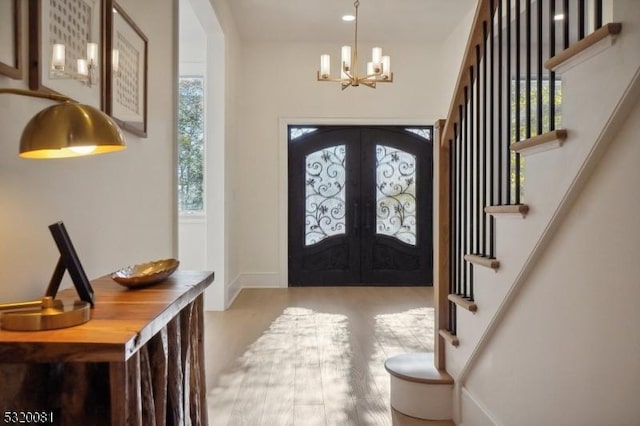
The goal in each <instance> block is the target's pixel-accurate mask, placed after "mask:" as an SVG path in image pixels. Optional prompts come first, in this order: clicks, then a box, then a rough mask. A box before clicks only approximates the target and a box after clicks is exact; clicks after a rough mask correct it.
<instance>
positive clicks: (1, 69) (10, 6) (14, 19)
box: [0, 0, 22, 79]
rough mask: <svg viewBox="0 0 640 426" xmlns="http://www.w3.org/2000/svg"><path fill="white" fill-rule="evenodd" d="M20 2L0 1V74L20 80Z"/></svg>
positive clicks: (14, 0) (11, 0)
mask: <svg viewBox="0 0 640 426" xmlns="http://www.w3.org/2000/svg"><path fill="white" fill-rule="evenodd" d="M20 4H21V0H3V1H0V74H3V75H6V76H8V77H11V78H14V79H21V78H22V64H21V62H22V61H21V60H20V44H21V43H20V39H21V36H22V34H21V31H20V27H21V13H20Z"/></svg>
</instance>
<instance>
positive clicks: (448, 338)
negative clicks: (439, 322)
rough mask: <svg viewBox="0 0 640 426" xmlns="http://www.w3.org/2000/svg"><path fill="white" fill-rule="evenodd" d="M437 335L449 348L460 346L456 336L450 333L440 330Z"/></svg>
mask: <svg viewBox="0 0 640 426" xmlns="http://www.w3.org/2000/svg"><path fill="white" fill-rule="evenodd" d="M438 334H439V335H440V336H441V337H442V338H443V339H444V340H446V341H447V342H449V344H450V345H451V346H455V347H458V345H459V344H460V341H459V340H458V336H456V335H455V334H453V333H451V332H450V331H449V330H444V329H443V330H440V331H439V332H438Z"/></svg>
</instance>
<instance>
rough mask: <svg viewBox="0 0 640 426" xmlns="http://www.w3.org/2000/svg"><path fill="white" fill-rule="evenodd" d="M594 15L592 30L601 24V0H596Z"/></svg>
mask: <svg viewBox="0 0 640 426" xmlns="http://www.w3.org/2000/svg"><path fill="white" fill-rule="evenodd" d="M594 7H595V9H596V10H595V17H594V21H595V22H594V31H595V30H597V29H598V28H600V27H601V26H602V0H596V4H595V5H594Z"/></svg>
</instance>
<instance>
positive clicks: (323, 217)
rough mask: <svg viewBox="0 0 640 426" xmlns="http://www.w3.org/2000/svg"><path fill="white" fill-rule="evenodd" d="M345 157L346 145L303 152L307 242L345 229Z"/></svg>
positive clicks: (343, 231)
mask: <svg viewBox="0 0 640 426" xmlns="http://www.w3.org/2000/svg"><path fill="white" fill-rule="evenodd" d="M345 159H346V146H345V145H336V146H333V147H329V148H324V149H322V150H320V151H316V152H313V153H311V154H309V155H307V156H306V159H305V165H306V175H305V209H306V211H305V245H306V246H311V245H314V244H317V243H319V242H320V241H322V240H324V239H325V238H328V237H330V236H332V235H339V234H344V233H345V232H346V206H345V182H346V170H345Z"/></svg>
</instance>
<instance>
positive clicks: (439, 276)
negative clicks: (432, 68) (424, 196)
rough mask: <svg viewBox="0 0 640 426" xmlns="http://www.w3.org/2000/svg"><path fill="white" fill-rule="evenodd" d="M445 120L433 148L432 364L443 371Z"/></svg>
mask: <svg viewBox="0 0 640 426" xmlns="http://www.w3.org/2000/svg"><path fill="white" fill-rule="evenodd" d="M444 126H445V120H438V121H437V122H436V123H435V129H436V137H435V138H434V139H435V143H434V144H433V147H434V155H433V158H434V160H435V161H434V191H433V193H434V205H435V206H436V208H435V211H434V213H435V214H434V216H433V217H434V221H433V225H434V229H433V235H434V242H435V244H434V248H433V249H434V250H433V255H434V259H433V264H434V267H435V271H434V274H433V276H434V283H433V288H434V302H435V309H436V312H435V324H434V325H435V327H434V362H435V367H436V368H438V369H442V370H444V369H445V354H444V347H445V341H444V339H443V338H442V337H441V336H440V334H439V331H440V330H443V329H444V330H446V329H448V328H449V301H448V299H447V296H448V295H449V261H450V259H449V252H450V251H449V235H450V223H449V221H450V219H449V218H450V213H449V206H450V189H451V188H450V173H451V170H450V148H449V143H447V141H444V140H441V138H443V136H444Z"/></svg>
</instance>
